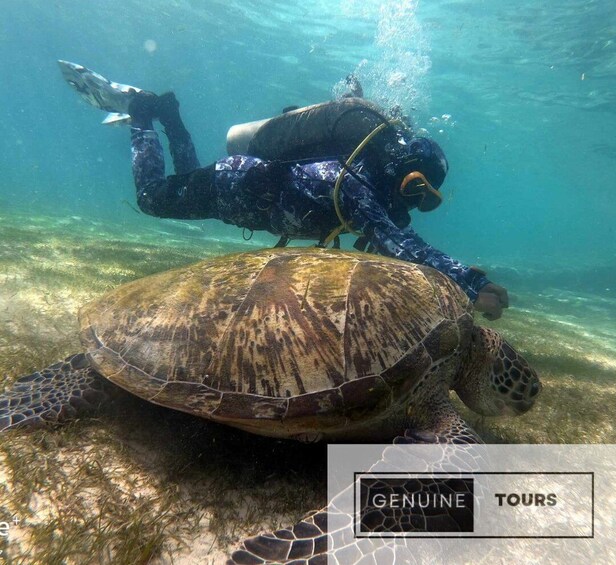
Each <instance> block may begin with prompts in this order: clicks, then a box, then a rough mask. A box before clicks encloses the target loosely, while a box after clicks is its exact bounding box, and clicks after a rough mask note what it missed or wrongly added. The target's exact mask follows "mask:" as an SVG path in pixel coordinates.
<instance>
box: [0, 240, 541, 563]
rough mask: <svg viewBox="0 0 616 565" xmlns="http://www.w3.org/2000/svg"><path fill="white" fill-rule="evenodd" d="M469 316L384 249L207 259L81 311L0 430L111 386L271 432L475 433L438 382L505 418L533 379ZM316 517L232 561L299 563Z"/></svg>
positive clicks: (441, 282)
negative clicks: (55, 358)
mask: <svg viewBox="0 0 616 565" xmlns="http://www.w3.org/2000/svg"><path fill="white" fill-rule="evenodd" d="M472 313H473V310H472V305H471V303H470V301H469V300H468V298H467V297H466V295H465V294H464V293H463V292H462V291H461V290H460V289H459V287H457V286H456V285H455V283H453V282H452V281H451V280H450V279H449V278H448V277H446V276H445V275H443V274H441V273H439V272H438V271H436V270H434V269H431V268H429V267H424V266H421V265H415V264H411V263H408V262H404V261H399V260H396V259H390V258H385V257H380V256H376V255H371V254H363V253H355V252H345V251H339V250H327V249H316V248H315V249H308V248H303V249H299V248H295V249H293V248H286V249H269V250H264V251H260V252H250V253H242V254H236V255H229V256H224V257H219V258H216V259H213V260H209V261H204V262H201V263H197V264H195V265H192V266H188V267H183V268H180V269H177V270H172V271H168V272H164V273H160V274H156V275H153V276H150V277H146V278H144V279H140V280H136V281H134V282H130V283H128V284H124V285H122V286H120V287H119V288H117V289H115V290H113V291H111V292H109V293H107V294H105V295H103V296H102V297H100V298H98V299H97V300H94V301H93V302H91V303H90V304H88V305H86V306H85V307H83V308H82V309H81V311H80V316H79V318H80V323H81V340H82V343H83V346H84V350H85V353H80V354H77V355H74V356H71V357H69V358H68V359H66V360H65V361H63V362H61V363H58V364H56V365H52V366H51V367H48V368H47V369H43V370H41V371H39V372H36V373H34V374H32V375H27V376H24V377H21V378H19V379H17V381H16V382H15V384H14V385H13V387H12V388H11V389H10V390H8V391H6V392H5V393H4V394H3V395H0V430H2V429H7V428H11V427H13V426H23V425H27V424H31V423H37V422H41V421H43V420H52V421H54V420H59V419H63V418H66V417H67V416H70V415H71V414H72V413H73V412H74V411H75V409H78V408H79V407H80V406H81V405H82V404H89V403H91V402H92V401H93V400H96V399H97V398H98V396H97V395H98V392H99V391H100V390H101V389H102V388H104V386H108V385H105V383H106V382H108V381H110V382H111V383H114V384H115V385H118V386H119V387H121V388H123V389H125V390H127V391H129V392H131V393H133V394H135V395H137V396H139V397H141V398H144V399H146V400H148V401H150V402H153V403H155V404H160V405H163V406H167V407H170V408H173V409H176V410H181V411H184V412H188V413H190V414H194V415H196V416H200V417H203V418H207V419H210V420H215V421H217V422H222V423H225V424H228V425H230V426H235V427H237V428H240V429H242V430H247V431H249V432H253V433H256V434H261V435H266V436H273V437H278V438H296V439H298V440H304V441H313V440H318V439H329V438H336V439H364V440H368V441H376V440H384V439H387V440H392V439H394V438H396V441H398V442H404V441H409V442H422V443H426V442H428V443H430V442H435V443H475V442H480V441H481V440H480V438H479V436H478V435H477V434H476V433H475V432H474V431H473V430H472V429H471V427H470V426H469V425H467V424H466V423H465V422H464V420H463V419H462V417H461V416H460V415H459V414H458V413H457V412H456V410H455V408H454V407H453V405H452V404H451V403H450V399H449V391H450V390H451V389H453V390H455V392H456V393H457V394H458V396H459V397H460V398H461V399H462V400H463V402H464V403H465V404H466V405H467V406H469V407H470V408H471V409H472V410H474V411H475V412H478V413H480V414H485V415H502V414H512V415H513V414H520V413H523V412H526V411H527V410H528V409H529V408H530V407H531V406H532V404H533V402H534V400H535V398H536V396H537V394H538V393H539V391H540V388H541V385H540V382H539V379H538V378H537V375H536V373H535V372H534V371H533V369H532V368H531V367H530V366H529V365H528V363H527V362H526V361H525V360H524V359H523V358H522V357H521V356H520V355H518V354H517V353H516V352H515V351H514V349H513V348H512V347H511V346H509V345H508V344H507V343H506V342H505V341H504V340H503V339H502V338H501V337H500V336H499V334H497V333H496V332H495V331H493V330H491V329H486V328H483V327H479V326H476V325H474V323H473V315H472ZM325 527H326V526H325V518H324V516H323V514H322V513H321V514H315V515H314V516H313V517H312V518H310V519H308V520H305V521H303V522H301V523H300V524H299V525H297V526H296V529H295V530H281V531H280V532H287V534H284V533H280V532H279V535H274V534H272V536H274V537H271V536H270V537H265V538H264V537H257V538H253V540H252V541H251V540H247V541H246V542H244V546H243V548H242V549H241V550H240V551H238V552H236V553H235V554H234V556H233V559H234V561H233V562H237V563H261V562H263V561H261V560H260V559H265V560H273V561H285V559H282V557H285V556H286V560H291V558H292V557H294V556H295V557H302V558H308V557H310V556H312V555H314V554H317V553H319V552H322V551H324V550H325V549H326V546H325V545H324V541H323V535H322V534H323V531H324V530H325ZM274 538H275V539H276V543H277V544H278V545H276V548H275V549H272V543H270V541H271V540H273V539H274ZM264 540H265V541H264ZM268 540H270V541H268ZM315 540H316V541H315ZM319 540H320V541H319ZM308 541H309V543H308ZM278 542H280V543H284V544H286V546H288V551H287V550H285V549H284V548H283V549H281V546H280V543H278ZM286 546H285V547H286ZM285 551H286V553H285Z"/></svg>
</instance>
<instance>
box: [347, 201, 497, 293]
mask: <svg viewBox="0 0 616 565" xmlns="http://www.w3.org/2000/svg"><path fill="white" fill-rule="evenodd" d="M357 192H361V193H362V194H361V196H359V195H358V194H357ZM357 192H356V206H355V209H354V211H353V212H352V215H351V220H352V225H353V227H354V228H355V229H358V230H359V231H361V232H362V233H364V234H365V235H366V236H367V237H368V238H369V240H370V243H372V245H374V247H375V248H376V250H377V251H378V252H379V253H381V254H382V255H386V256H388V257H396V258H398V259H402V260H404V261H411V262H413V263H421V264H422V265H428V266H429V267H433V268H435V269H437V270H438V271H440V272H441V273H443V274H445V275H447V276H448V277H450V278H451V279H453V280H454V281H455V282H456V283H457V284H458V285H459V286H460V287H461V288H462V290H464V292H465V293H466V294H467V295H468V297H469V298H470V299H471V300H473V301H475V300H476V299H477V297H478V295H479V292H480V290H481V289H482V288H483V287H484V286H486V285H487V284H489V283H490V281H489V280H488V279H487V278H486V276H485V275H484V274H483V273H482V272H481V271H478V270H476V269H473V268H472V267H467V266H466V265H464V264H462V263H460V262H459V261H456V260H455V259H452V258H451V257H449V255H446V254H445V253H443V252H442V251H439V250H438V249H435V248H434V247H432V246H431V245H429V244H427V243H426V242H425V241H424V240H423V239H421V237H419V235H417V233H416V232H415V231H414V230H413V229H411V228H406V229H404V230H401V229H399V228H398V227H396V225H395V224H394V223H393V222H392V221H391V220H390V219H389V217H388V215H387V212H386V210H385V209H384V208H383V207H382V206H381V205H380V204H379V203H378V202H376V201H375V200H374V198H372V197H371V196H370V193H369V192H368V191H362V190H361V189H360V190H358V191H357ZM357 196H359V198H357Z"/></svg>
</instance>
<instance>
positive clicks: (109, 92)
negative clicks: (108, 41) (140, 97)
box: [58, 60, 142, 114]
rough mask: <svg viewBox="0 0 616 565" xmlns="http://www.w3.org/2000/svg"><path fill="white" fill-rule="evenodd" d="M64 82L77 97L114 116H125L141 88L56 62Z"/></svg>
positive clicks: (65, 63)
mask: <svg viewBox="0 0 616 565" xmlns="http://www.w3.org/2000/svg"><path fill="white" fill-rule="evenodd" d="M58 65H60V70H61V71H62V76H63V77H64V80H65V81H66V82H68V84H69V85H70V86H72V87H73V88H74V89H75V90H76V91H77V93H78V94H79V96H81V97H82V98H83V99H84V100H85V101H86V102H87V103H88V104H91V105H92V106H94V107H95V108H99V109H100V110H105V111H106V112H112V113H116V114H127V113H128V105H129V104H130V102H131V100H132V99H133V96H134V95H135V94H137V92H141V90H142V89H141V88H137V87H135V86H130V85H128V84H120V83H117V82H113V81H110V80H108V79H106V78H105V77H104V76H102V75H99V74H98V73H95V72H94V71H91V70H90V69H88V68H86V67H84V66H83V65H78V64H77V63H71V62H70V61H62V60H58Z"/></svg>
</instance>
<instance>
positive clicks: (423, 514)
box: [353, 471, 595, 539]
mask: <svg viewBox="0 0 616 565" xmlns="http://www.w3.org/2000/svg"><path fill="white" fill-rule="evenodd" d="M405 474H406V475H408V476H407V477H401V476H403V475H405ZM453 474H454V473H451V472H447V471H434V472H432V473H426V472H425V471H424V472H420V473H413V472H407V473H404V472H400V471H398V472H393V471H392V472H381V473H370V472H356V473H354V484H355V485H357V483H358V480H359V498H360V500H359V520H358V519H357V517H358V510H357V507H358V500H357V488H356V489H355V493H354V497H353V505H354V516H355V519H354V530H355V532H354V533H355V537H356V538H366V537H368V538H369V537H378V538H404V537H413V538H425V537H429V538H431V537H438V538H465V537H466V538H473V539H481V538H484V539H485V538H497V539H538V538H544V539H545V538H551V539H589V538H594V537H595V536H594V533H595V529H594V527H595V524H594V522H595V476H594V475H595V474H594V473H593V472H574V471H569V472H558V471H529V472H519V471H517V472H516V471H494V472H489V471H484V472H481V471H478V472H474V473H468V472H464V473H460V475H459V476H458V475H456V476H455V477H452V475H453ZM361 475H369V477H362V476H361ZM391 475H396V477H395V478H394V477H391ZM437 475H447V476H448V477H447V478H439V477H438V476H437ZM477 475H587V476H590V479H591V534H590V535H572V536H531V535H529V536H488V535H482V536H475V535H470V536H469V535H464V534H469V533H470V534H472V533H473V532H474V480H473V477H474V476H477ZM374 494H377V495H379V496H380V497H381V498H380V499H379V505H378V506H377V505H375V498H374V496H372V497H371V495H374ZM391 495H393V496H394V497H395V498H394V499H391V498H389V496H391ZM404 495H406V497H405V496H404ZM413 495H415V497H414V498H413ZM426 495H427V497H426ZM430 495H437V497H436V498H435V497H434V496H432V497H431V496H430ZM440 495H444V496H443V497H441V496H440ZM383 500H387V501H388V502H391V501H394V500H395V503H394V504H391V503H389V504H385V505H383V506H381V503H382V502H383ZM409 502H410V503H411V504H414V506H413V507H409V504H408V503H409ZM405 504H406V506H405ZM422 532H423V533H426V534H437V535H425V536H422V535H420V534H421V533H422ZM447 533H449V534H457V535H438V534H447ZM387 534H389V535H387ZM405 534H409V535H405ZM418 534H419V535H418Z"/></svg>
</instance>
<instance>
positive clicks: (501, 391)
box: [454, 327, 541, 416]
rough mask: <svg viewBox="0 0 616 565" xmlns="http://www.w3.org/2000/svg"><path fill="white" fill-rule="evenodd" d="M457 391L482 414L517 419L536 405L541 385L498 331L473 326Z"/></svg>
mask: <svg viewBox="0 0 616 565" xmlns="http://www.w3.org/2000/svg"><path fill="white" fill-rule="evenodd" d="M454 390H455V391H456V393H457V394H458V396H459V397H460V398H461V399H462V401H463V402H464V404H466V405H467V406H468V407H469V408H470V409H471V410H473V411H475V412H477V413H479V414H482V415H484V416H505V415H513V416H515V415H518V414H523V413H524V412H526V411H527V410H529V409H530V408H531V407H532V406H533V404H534V403H535V400H536V398H537V395H538V394H539V392H541V382H540V381H539V377H538V376H537V373H536V372H535V371H534V370H533V369H532V368H531V366H530V365H529V364H528V363H527V361H526V360H525V359H524V358H523V357H522V356H521V355H519V354H518V353H516V351H515V350H514V349H513V348H512V347H511V346H510V345H509V344H508V343H507V342H506V341H505V340H504V339H503V338H502V337H501V336H500V335H499V334H498V333H497V332H495V331H494V330H491V329H488V328H481V327H474V328H473V333H472V338H471V343H470V346H469V352H468V356H467V357H466V358H465V362H464V363H463V366H462V368H461V371H460V373H459V376H458V380H457V382H456V385H455V386H454Z"/></svg>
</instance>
